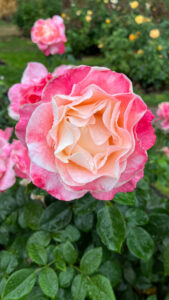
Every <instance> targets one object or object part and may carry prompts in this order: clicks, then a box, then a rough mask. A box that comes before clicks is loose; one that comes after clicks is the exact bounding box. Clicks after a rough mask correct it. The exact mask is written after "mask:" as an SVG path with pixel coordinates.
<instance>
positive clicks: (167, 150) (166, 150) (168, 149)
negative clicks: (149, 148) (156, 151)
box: [162, 147, 169, 158]
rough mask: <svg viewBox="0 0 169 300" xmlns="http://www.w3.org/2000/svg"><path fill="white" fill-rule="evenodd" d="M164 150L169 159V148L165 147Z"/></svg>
mask: <svg viewBox="0 0 169 300" xmlns="http://www.w3.org/2000/svg"><path fill="white" fill-rule="evenodd" d="M162 150H163V151H164V153H165V154H166V155H167V156H168V158H169V148H168V147H164V148H163V149H162Z"/></svg>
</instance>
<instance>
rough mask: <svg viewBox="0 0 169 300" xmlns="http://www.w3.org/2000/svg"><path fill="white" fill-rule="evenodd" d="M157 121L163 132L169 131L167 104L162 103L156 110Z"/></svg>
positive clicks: (168, 107) (168, 103) (168, 108)
mask: <svg viewBox="0 0 169 300" xmlns="http://www.w3.org/2000/svg"><path fill="white" fill-rule="evenodd" d="M157 116H158V120H160V121H161V126H162V129H163V130H165V131H166V130H169V102H162V103H160V104H159V105H158V109H157Z"/></svg>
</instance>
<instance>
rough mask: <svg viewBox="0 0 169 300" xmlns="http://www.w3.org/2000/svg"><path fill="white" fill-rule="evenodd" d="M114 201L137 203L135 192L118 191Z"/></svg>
mask: <svg viewBox="0 0 169 300" xmlns="http://www.w3.org/2000/svg"><path fill="white" fill-rule="evenodd" d="M113 201H115V202H116V203H119V204H122V205H134V204H135V197H134V192H130V193H117V194H116V195H115V196H114V198H113Z"/></svg>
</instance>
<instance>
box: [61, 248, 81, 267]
mask: <svg viewBox="0 0 169 300" xmlns="http://www.w3.org/2000/svg"><path fill="white" fill-rule="evenodd" d="M77 256H78V253H77V251H76V249H75V248H74V246H73V245H72V244H71V243H70V242H66V243H65V244H64V245H63V257H64V259H65V261H66V262H67V263H69V264H72V265H73V264H74V263H75V262H76V260H77Z"/></svg>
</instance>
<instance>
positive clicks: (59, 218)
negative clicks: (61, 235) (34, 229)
mask: <svg viewBox="0 0 169 300" xmlns="http://www.w3.org/2000/svg"><path fill="white" fill-rule="evenodd" d="M71 218H72V212H71V209H70V206H68V204H67V203H63V202H62V201H56V202H54V203H52V204H51V205H49V206H48V207H47V208H46V209H45V210H44V212H43V214H42V217H41V220H40V225H41V228H42V229H43V230H45V231H55V232H57V231H58V230H60V229H62V228H64V227H66V226H67V225H68V224H69V223H70V221H71Z"/></svg>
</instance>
